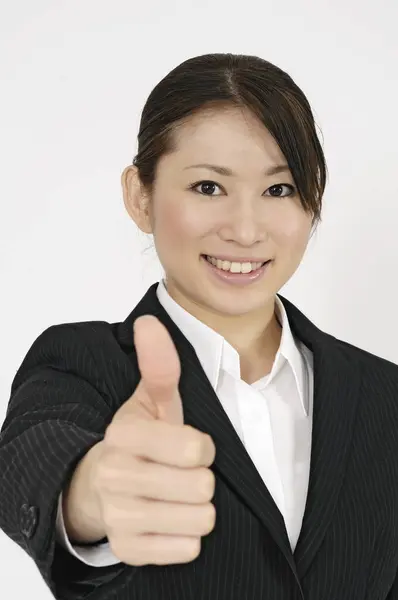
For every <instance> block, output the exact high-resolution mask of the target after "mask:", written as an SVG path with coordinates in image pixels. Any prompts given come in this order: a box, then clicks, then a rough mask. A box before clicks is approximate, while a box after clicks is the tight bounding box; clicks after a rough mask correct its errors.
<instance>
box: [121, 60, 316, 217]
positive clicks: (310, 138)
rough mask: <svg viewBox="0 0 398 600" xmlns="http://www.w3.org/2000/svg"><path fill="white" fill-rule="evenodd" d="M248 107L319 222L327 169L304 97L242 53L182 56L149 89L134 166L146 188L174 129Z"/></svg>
mask: <svg viewBox="0 0 398 600" xmlns="http://www.w3.org/2000/svg"><path fill="white" fill-rule="evenodd" d="M230 106H234V107H239V108H242V109H245V108H246V109H249V110H250V111H252V113H253V114H254V115H255V116H257V117H258V118H259V119H260V121H261V122H262V123H263V124H264V125H265V127H266V128H267V129H268V131H269V132H270V133H271V135H272V136H273V137H274V139H275V140H276V142H277V143H278V145H279V147H280V149H281V151H282V153H283V154H284V156H285V158H286V161H287V163H288V165H289V168H290V171H291V173H292V176H293V179H294V182H295V184H296V186H297V190H298V193H299V196H300V198H301V203H302V206H303V208H304V210H305V211H306V212H307V213H310V214H312V216H313V224H314V223H316V224H317V223H318V222H319V221H320V220H321V209H322V196H323V192H324V189H325V185H326V177H327V168H326V163H325V157H324V153H323V150H322V147H321V144H320V142H319V139H318V136H317V132H316V125H315V122H314V117H313V114H312V111H311V107H310V105H309V102H308V100H307V98H306V97H305V95H304V93H303V92H302V91H301V89H300V88H299V87H298V86H297V85H296V83H295V82H294V81H293V79H292V78H291V77H290V76H289V75H288V74H287V73H285V72H284V71H282V70H281V69H280V68H278V67H276V66H275V65H273V64H272V63H270V62H268V61H266V60H263V59H262V58H259V57H258V56H248V55H242V54H205V55H202V56H197V57H193V58H190V59H188V60H186V61H185V62H183V63H181V64H180V65H178V66H177V67H176V68H174V69H173V70H172V71H170V73H168V75H166V77H164V78H163V79H162V80H161V81H160V82H159V83H158V84H157V85H156V87H155V88H154V89H153V90H152V92H151V93H150V95H149V97H148V99H147V101H146V103H145V106H144V108H143V111H142V115H141V122H140V128H139V133H138V153H137V155H136V156H135V157H134V160H133V164H134V165H135V166H136V167H137V169H138V173H139V177H140V181H141V184H142V185H143V187H144V188H145V189H146V190H147V191H149V192H151V190H152V188H153V184H154V182H155V178H156V168H157V164H158V161H159V159H160V157H161V156H163V155H165V154H168V153H171V152H173V151H175V149H176V147H175V140H174V136H173V135H172V134H173V131H174V130H175V129H176V128H177V127H178V126H180V125H182V124H184V122H186V121H187V120H188V119H189V118H190V117H192V116H194V115H195V114H197V113H198V112H200V111H201V110H203V109H212V108H214V109H216V108H226V107H230Z"/></svg>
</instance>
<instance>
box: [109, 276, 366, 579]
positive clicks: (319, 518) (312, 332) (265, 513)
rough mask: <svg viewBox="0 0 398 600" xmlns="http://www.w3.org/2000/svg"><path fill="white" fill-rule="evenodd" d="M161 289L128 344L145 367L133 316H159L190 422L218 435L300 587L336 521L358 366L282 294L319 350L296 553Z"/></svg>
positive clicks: (238, 487)
mask: <svg viewBox="0 0 398 600" xmlns="http://www.w3.org/2000/svg"><path fill="white" fill-rule="evenodd" d="M156 288H157V284H154V285H152V286H151V287H150V288H149V290H148V291H147V293H146V294H145V296H144V297H143V299H142V300H141V301H140V302H139V304H138V305H137V306H136V307H135V309H134V310H133V312H132V313H131V314H130V315H129V317H128V318H127V319H126V321H125V322H124V323H123V324H122V330H121V331H120V334H121V337H122V340H123V342H124V344H126V345H127V347H130V349H131V351H132V353H131V354H130V358H131V360H132V362H133V364H134V366H135V367H136V368H137V369H138V367H137V361H136V356H135V352H134V350H133V327H132V324H133V322H134V320H135V319H137V318H138V317H139V316H141V315H143V314H152V315H155V316H156V317H157V318H158V319H159V320H160V321H161V322H162V323H163V324H164V325H165V326H166V327H167V329H168V331H169V333H170V335H171V337H172V339H173V341H174V343H175V346H176V348H177V351H178V354H179V356H180V360H181V378H180V384H179V389H180V393H181V397H182V399H183V407H184V419H185V422H186V423H187V424H189V425H192V426H193V427H195V428H197V429H199V430H201V431H203V432H206V433H208V434H209V435H210V436H211V437H212V438H213V441H214V443H215V446H216V458H215V461H214V464H213V468H214V470H215V471H216V472H217V474H218V476H219V477H221V478H222V479H224V480H225V481H226V482H227V484H228V485H229V486H230V487H231V488H232V489H234V491H235V493H236V494H237V495H239V496H240V497H241V499H242V501H243V502H244V503H245V504H246V505H247V506H248V507H249V508H250V509H251V510H252V511H253V513H254V514H255V515H256V516H257V518H258V519H259V520H260V521H261V523H262V524H263V525H264V526H265V527H266V528H267V529H268V530H269V532H270V534H271V535H272V537H273V538H274V540H275V542H276V544H277V545H278V546H279V548H280V550H281V551H282V552H283V554H284V556H285V557H286V560H287V561H288V563H289V564H290V566H291V569H292V571H293V573H294V574H295V577H296V580H297V583H298V585H299V586H300V579H302V577H303V576H304V575H305V573H306V571H307V570H308V568H309V566H310V564H311V562H312V561H313V559H314V557H315V555H316V553H317V550H318V548H319V546H320V544H321V542H322V540H323V537H324V535H325V533H326V530H327V527H328V525H329V523H330V521H331V519H332V516H333V511H334V508H335V505H336V501H337V498H338V493H339V490H340V487H341V484H342V481H343V476H344V472H345V465H346V461H347V455H348V451H349V447H350V441H351V437H352V427H353V424H354V416H355V409H356V403H357V393H358V386H359V377H358V369H356V368H355V365H353V364H352V362H349V361H348V359H347V356H346V353H345V352H344V347H343V346H342V345H339V342H338V341H337V340H336V339H335V338H333V337H332V336H330V335H328V334H326V333H323V332H322V331H320V330H319V329H318V328H317V327H316V326H315V325H314V324H312V323H311V322H310V321H309V320H308V319H307V318H306V317H305V316H304V315H303V314H302V313H301V312H300V311H299V310H298V309H297V308H296V307H295V306H294V305H293V304H291V303H290V302H289V301H288V300H287V299H285V298H283V297H282V296H279V297H280V299H281V301H282V302H283V304H284V306H285V309H286V312H287V315H288V319H289V323H290V326H291V329H292V332H293V334H294V335H295V336H296V337H298V338H299V339H300V340H301V341H302V342H303V343H304V344H305V345H306V346H307V347H308V348H309V349H310V350H311V351H312V352H313V354H314V377H315V380H314V415H313V434H312V451H311V466H310V480H309V490H308V496H307V504H306V509H305V513H304V519H303V524H302V528H301V533H300V537H299V540H298V543H297V546H296V549H295V552H294V555H293V553H292V550H291V547H290V542H289V539H288V535H287V532H286V527H285V523H284V520H283V517H282V515H281V513H280V511H279V509H278V507H277V505H276V504H275V502H274V500H273V498H272V496H271V494H270V493H269V491H268V488H267V487H266V486H265V485H264V482H263V480H262V479H261V477H260V475H259V473H258V471H257V469H256V468H255V466H254V464H253V462H252V460H251V458H250V456H249V455H248V453H247V452H246V449H245V447H244V446H243V444H242V442H241V440H240V438H239V436H238V435H237V433H236V431H235V429H234V427H233V426H232V424H231V422H230V420H229V418H228V416H227V414H226V413H225V411H224V409H223V407H222V405H221V403H220V402H219V400H218V397H217V395H216V393H215V392H214V390H213V388H212V386H211V385H210V382H209V381H208V379H207V377H206V375H205V373H204V371H203V369H202V367H201V365H200V362H199V360H198V358H197V356H196V353H195V350H194V348H193V347H192V345H191V344H190V343H189V342H188V340H187V339H186V338H185V336H184V335H183V334H182V332H181V331H180V329H178V327H177V326H176V325H175V323H174V322H173V321H172V320H171V318H170V317H169V315H168V313H167V312H166V311H165V310H164V309H163V307H162V306H161V304H160V303H159V301H158V298H157V295H156ZM350 361H352V358H351V359H350ZM300 588H301V586H300Z"/></svg>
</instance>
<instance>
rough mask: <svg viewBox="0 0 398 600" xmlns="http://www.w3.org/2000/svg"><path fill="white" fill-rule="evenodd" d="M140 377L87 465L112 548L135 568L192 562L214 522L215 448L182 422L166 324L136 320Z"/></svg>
mask: <svg viewBox="0 0 398 600" xmlns="http://www.w3.org/2000/svg"><path fill="white" fill-rule="evenodd" d="M134 333H135V347H136V351H137V358H138V365H139V369H140V372H141V381H140V383H139V385H138V386H137V388H136V390H135V392H134V393H133V395H132V396H131V397H130V398H129V399H128V400H127V401H126V402H125V403H124V404H123V405H122V406H121V407H120V409H119V410H118V411H117V412H116V414H115V415H114V417H113V420H112V422H111V423H110V425H109V426H108V428H107V430H106V433H105V437H104V440H103V441H102V442H101V446H102V449H101V452H100V453H99V455H98V460H97V461H96V464H95V467H94V470H93V479H92V481H93V485H94V487H95V490H96V494H97V497H98V501H99V506H100V513H101V518H102V525H103V529H104V530H105V532H106V535H107V537H108V540H109V543H110V546H111V549H112V551H113V553H114V554H115V555H116V556H117V557H118V558H119V559H120V560H121V561H122V562H125V563H127V564H130V565H134V566H142V565H146V564H155V565H165V564H174V563H185V562H190V561H192V560H194V559H195V558H196V557H197V556H198V555H199V553H200V549H201V537H202V536H204V535H206V534H208V533H210V532H211V531H212V529H213V528H214V524H215V508H214V505H213V504H212V503H211V502H210V501H211V499H212V497H213V495H214V487H215V477H214V475H213V472H212V471H211V470H210V469H209V467H210V465H211V464H212V463H213V461H214V458H215V446H214V443H213V441H212V439H211V438H210V436H208V435H207V434H205V433H202V432H201V431H198V430H197V429H194V428H193V427H191V426H189V425H184V416H183V406H182V401H181V397H180V394H179V391H178V381H179V378H180V373H181V367H180V361H179V357H178V354H177V351H176V348H175V346H174V344H173V341H172V339H171V338H170V336H169V333H168V331H167V330H166V328H165V327H164V326H163V325H162V324H161V323H160V321H158V320H157V319H156V318H155V317H153V316H151V315H145V316H143V317H140V318H138V319H137V320H136V322H135V328H134Z"/></svg>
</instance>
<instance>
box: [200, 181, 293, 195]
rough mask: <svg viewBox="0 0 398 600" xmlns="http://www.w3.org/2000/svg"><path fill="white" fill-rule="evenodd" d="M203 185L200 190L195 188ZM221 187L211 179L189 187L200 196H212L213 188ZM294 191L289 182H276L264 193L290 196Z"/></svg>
mask: <svg viewBox="0 0 398 600" xmlns="http://www.w3.org/2000/svg"><path fill="white" fill-rule="evenodd" d="M201 186H203V188H202V191H199V190H197V188H199V187H201ZM215 187H218V188H221V186H220V185H218V183H216V182H215V181H211V180H204V181H198V183H194V184H193V185H191V186H190V187H189V189H190V190H194V191H195V192H197V193H198V194H201V195H202V196H214V194H213V193H212V191H214V188H215ZM283 188H285V189H287V193H283ZM295 191H296V188H295V187H294V186H293V185H290V183H278V184H275V185H272V186H271V187H269V188H268V189H267V190H266V192H271V193H270V194H266V195H268V196H272V197H273V198H284V197H286V196H292V195H293V194H294V193H295Z"/></svg>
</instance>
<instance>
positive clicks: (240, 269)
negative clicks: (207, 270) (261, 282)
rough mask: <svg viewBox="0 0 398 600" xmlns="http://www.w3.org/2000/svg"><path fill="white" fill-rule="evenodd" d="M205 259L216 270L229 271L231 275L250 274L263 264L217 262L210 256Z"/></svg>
mask: <svg viewBox="0 0 398 600" xmlns="http://www.w3.org/2000/svg"><path fill="white" fill-rule="evenodd" d="M206 259H207V260H208V261H209V262H210V263H211V264H212V265H214V266H215V267H217V268H218V269H222V270H223V271H230V272H231V273H250V272H251V271H255V270H256V269H259V268H260V267H261V265H262V264H263V263H261V262H256V263H250V262H244V263H239V262H230V261H229V260H219V259H217V258H213V257H212V256H206Z"/></svg>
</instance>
